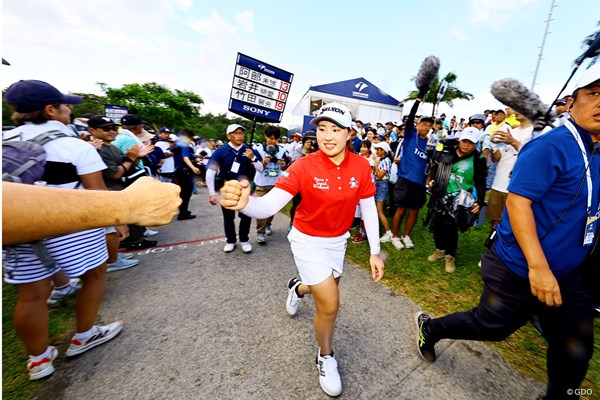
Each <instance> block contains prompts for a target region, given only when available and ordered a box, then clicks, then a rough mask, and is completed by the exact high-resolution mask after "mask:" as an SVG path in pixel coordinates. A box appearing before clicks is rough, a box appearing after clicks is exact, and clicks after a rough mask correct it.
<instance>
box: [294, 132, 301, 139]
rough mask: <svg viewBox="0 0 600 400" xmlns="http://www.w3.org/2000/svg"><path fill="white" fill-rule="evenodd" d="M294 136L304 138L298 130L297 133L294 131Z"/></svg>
mask: <svg viewBox="0 0 600 400" xmlns="http://www.w3.org/2000/svg"><path fill="white" fill-rule="evenodd" d="M292 136H297V137H299V138H300V139H302V134H301V133H300V132H296V133H294V134H293V135H292Z"/></svg>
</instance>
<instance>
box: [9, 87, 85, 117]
mask: <svg viewBox="0 0 600 400" xmlns="http://www.w3.org/2000/svg"><path fill="white" fill-rule="evenodd" d="M4 98H5V99H6V101H8V102H9V103H10V104H13V105H14V106H15V109H16V111H17V112H20V113H29V112H34V111H39V110H41V109H43V108H44V107H46V106H47V105H49V104H79V103H81V101H82V99H81V97H79V96H75V95H72V94H64V93H61V92H60V90H58V89H57V88H55V87H54V86H52V85H50V84H49V83H46V82H42V81H37V80H34V79H30V80H20V81H19V82H15V83H13V84H12V85H10V86H9V87H8V89H7V90H6V94H5V95H4Z"/></svg>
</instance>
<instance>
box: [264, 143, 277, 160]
mask: <svg viewBox="0 0 600 400" xmlns="http://www.w3.org/2000/svg"><path fill="white" fill-rule="evenodd" d="M278 153H279V146H277V145H276V144H270V145H268V146H266V148H265V156H267V157H270V158H271V161H270V162H274V163H276V162H277V154H278Z"/></svg>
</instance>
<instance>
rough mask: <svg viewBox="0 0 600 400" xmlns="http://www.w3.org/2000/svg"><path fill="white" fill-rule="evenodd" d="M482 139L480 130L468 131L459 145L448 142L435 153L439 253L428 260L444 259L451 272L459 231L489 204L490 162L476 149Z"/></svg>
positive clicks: (435, 232)
mask: <svg viewBox="0 0 600 400" xmlns="http://www.w3.org/2000/svg"><path fill="white" fill-rule="evenodd" d="M479 136H480V133H479V130H477V129H475V128H467V129H465V130H463V131H462V133H461V135H460V138H459V141H458V143H457V142H456V140H448V141H444V142H442V143H440V145H438V146H443V149H442V150H441V151H437V152H436V154H434V164H433V168H432V171H431V175H430V177H431V179H433V180H432V181H431V182H430V185H433V189H432V191H433V194H432V196H431V199H430V201H429V208H430V210H431V212H432V213H433V218H432V222H431V230H432V232H433V239H434V241H435V248H436V250H435V252H434V253H433V254H432V255H430V256H429V257H427V260H428V261H430V262H434V261H437V260H440V259H442V258H443V259H444V260H445V269H446V272H448V273H452V272H454V271H455V270H456V264H455V258H456V247H457V245H458V231H459V229H460V231H461V232H464V231H466V230H467V229H468V228H469V227H470V226H471V225H472V224H473V223H474V222H475V219H476V215H477V214H478V213H479V210H480V207H481V206H482V205H483V204H484V202H485V178H486V174H487V168H486V162H485V158H483V157H481V155H480V154H479V152H478V151H477V150H476V149H475V147H476V145H477V142H478V141H479ZM473 189H475V192H476V195H477V200H475V198H474V197H473Z"/></svg>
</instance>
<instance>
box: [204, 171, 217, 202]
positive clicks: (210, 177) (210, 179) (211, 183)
mask: <svg viewBox="0 0 600 400" xmlns="http://www.w3.org/2000/svg"><path fill="white" fill-rule="evenodd" d="M216 175H217V171H215V170H214V169H210V168H207V169H206V187H207V188H208V195H209V196H212V195H213V194H215V176H216Z"/></svg>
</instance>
